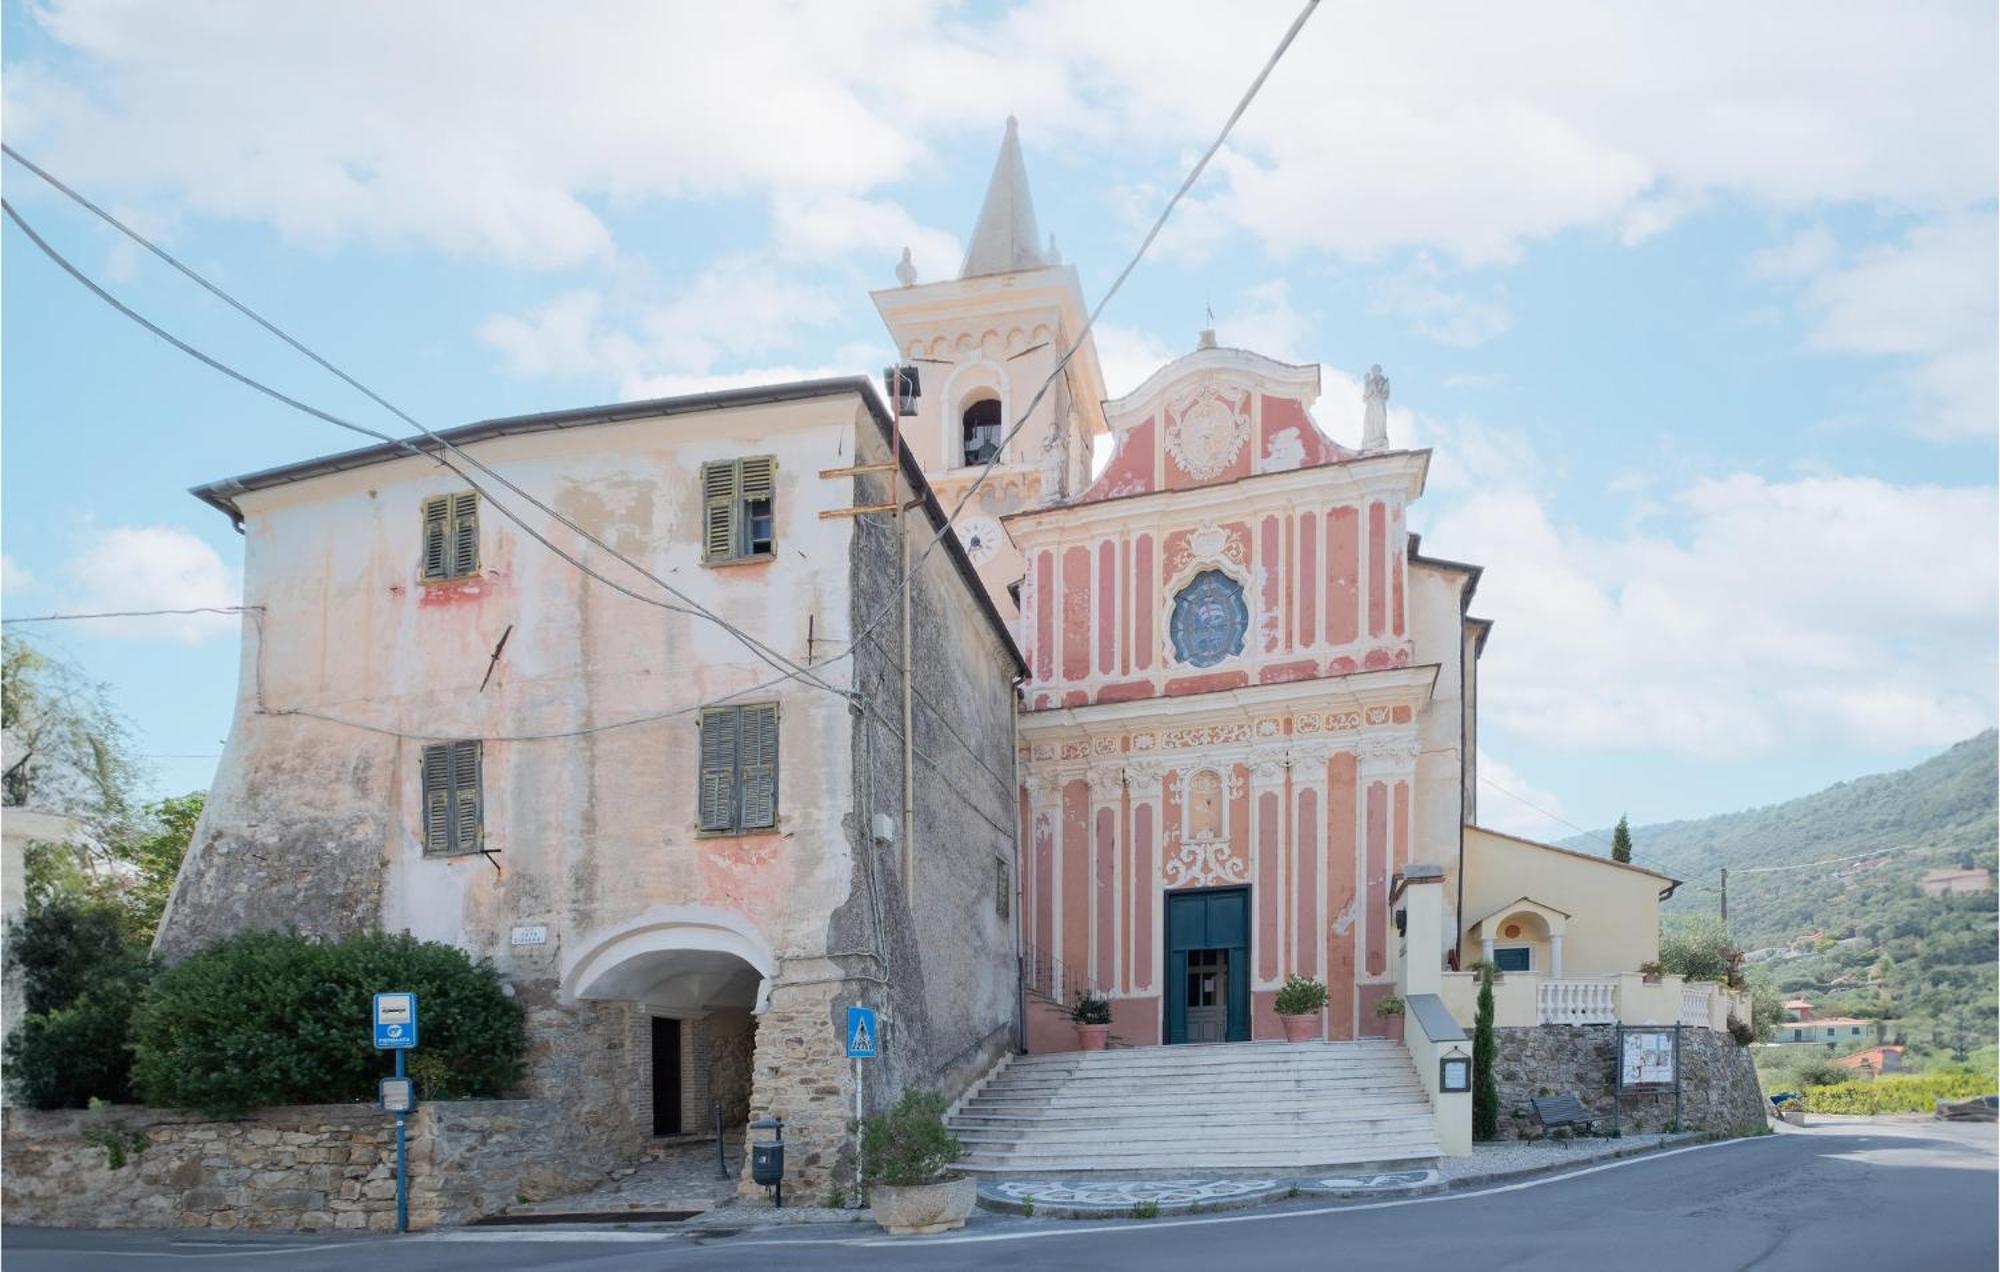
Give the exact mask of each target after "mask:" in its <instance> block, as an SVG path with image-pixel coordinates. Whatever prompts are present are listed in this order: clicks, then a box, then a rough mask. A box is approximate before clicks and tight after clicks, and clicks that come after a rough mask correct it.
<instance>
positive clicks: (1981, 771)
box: [1565, 730, 2000, 1059]
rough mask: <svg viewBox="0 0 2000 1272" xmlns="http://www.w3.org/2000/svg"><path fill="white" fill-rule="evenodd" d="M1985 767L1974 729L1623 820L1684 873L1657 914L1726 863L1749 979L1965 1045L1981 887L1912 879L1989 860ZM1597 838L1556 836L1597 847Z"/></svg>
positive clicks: (1999, 749)
mask: <svg viewBox="0 0 2000 1272" xmlns="http://www.w3.org/2000/svg"><path fill="white" fill-rule="evenodd" d="M1996 769H2000V744H1996V735H1995V733H1994V732H1993V731H1992V730H1988V731H1987V732H1985V733H1982V734H1980V735H1979V736H1977V737H1974V738H1970V739H1968V740H1966V741H1964V742H1961V743H1959V744H1958V745H1957V746H1954V747H1952V748H1951V749H1950V750H1948V751H1946V752H1944V753H1943V754H1941V755H1937V756H1934V757H1932V758H1931V759H1928V760H1926V761H1924V762H1923V763H1922V764H1919V765H1917V766H1915V767H1914V768H1909V769H1904V770H1902V771H1900V772H1896V773H1882V774H1877V775H1875V776H1873V777H1863V778H1857V779H1856V780H1854V781H1851V782H1841V783H1839V784H1838V785H1835V786H1830V787H1828V788H1827V789H1826V790H1823V791H1820V792H1818V793H1816V794H1813V795H1807V796H1804V797H1803V798H1800V799H1795V800H1789V801H1787V802H1785V803H1783V804H1773V805H1771V806H1769V807H1766V808H1753V809H1749V810H1747V811H1745V812H1740V813H1726V814H1723V815H1721V816H1716V817H1704V818H1701V819H1699V820H1695V821H1678V822H1666V823H1663V824H1660V825H1656V826H1638V827H1634V828H1633V830H1632V840H1633V852H1632V857H1633V860H1634V861H1635V862H1636V863H1639V864H1642V865H1648V866H1652V867H1655V868H1657V869H1661V870H1665V871H1666V872H1667V873H1669V874H1671V875H1673V876H1674V877H1675V878H1678V879H1682V880H1685V881H1686V882H1685V884H1684V885H1683V886H1682V888H1681V889H1680V891H1679V892H1677V893H1676V894H1675V896H1674V898H1673V899H1672V900H1671V901H1670V902H1669V903H1668V905H1667V908H1666V909H1667V916H1668V919H1669V921H1671V920H1672V917H1673V916H1674V915H1675V914H1685V913H1690V912H1694V911H1698V910H1699V911H1707V912H1713V911H1714V910H1715V909H1716V906H1717V901H1718V897H1717V894H1716V892H1715V888H1716V885H1717V883H1718V881H1719V878H1720V871H1721V868H1722V867H1723V866H1727V867H1729V870H1730V875H1729V929H1730V934H1731V936H1733V937H1734V938H1735V941H1736V943H1737V944H1739V945H1741V946H1742V947H1743V948H1744V949H1745V950H1747V951H1750V957H1749V962H1750V965H1751V967H1752V969H1753V971H1754V973H1755V974H1756V975H1757V976H1758V977H1759V978H1760V979H1768V980H1769V981H1770V982H1771V983H1772V984H1774V985H1775V986H1776V987H1777V988H1778V989H1779V990H1781V991H1782V992H1783V993H1784V994H1785V996H1786V997H1802V998H1806V999H1809V1000H1811V1001H1812V1002H1814V1003H1815V1004H1816V1005H1818V1006H1819V1008H1820V1010H1821V1013H1822V1014H1828V1013H1831V1012H1836V1011H1838V1012H1845V1013H1849V1014H1853V1015H1860V1016H1873V1017H1880V1018H1884V1019H1888V1020H1891V1021H1893V1022H1894V1023H1893V1024H1892V1025H1891V1027H1890V1033H1891V1034H1892V1035H1893V1036H1896V1037H1900V1038H1902V1039H1903V1040H1904V1041H1906V1042H1908V1043H1909V1044H1910V1045H1911V1046H1912V1048H1913V1050H1914V1051H1915V1052H1917V1053H1925V1054H1928V1055H1931V1056H1934V1057H1936V1058H1943V1057H1944V1056H1946V1055H1948V1054H1949V1053H1950V1052H1951V1051H1953V1050H1955V1049H1958V1046H1959V1039H1960V1038H1961V1036H1962V1037H1963V1038H1964V1039H1965V1040H1966V1041H1965V1043H1964V1044H1963V1046H1964V1047H1965V1048H1966V1049H1971V1050H1976V1049H1978V1048H1979V1047H1980V1046H1982V1045H1984V1044H1990V1042H1991V1040H1992V1038H1993V1037H1994V1031H1995V1024H1996V1013H1995V1000H1996V995H2000V978H1997V977H1996V955H1995V927H1994V923H1995V908H1994V899H1995V894H1994V893H1993V892H1992V891H1988V892H1986V893H1984V894H1981V895H1976V896H1958V897H1930V896H1926V895H1925V894H1924V893H1923V892H1922V891H1921V890H1920V889H1919V888H1918V886H1917V881H1918V879H1919V878H1921V877H1922V875H1923V874H1924V872H1925V871H1927V870H1934V869H1938V868H1940V867H1968V866H1983V867H1985V868H1986V869H1987V870H1989V871H1996V872H2000V860H1996V849H1995V844H1996V838H1997V837H2000V822H1996V817H1995V807H1994V805H1995V784H1996ZM1608 838H1609V833H1608V832H1606V833H1605V834H1604V835H1601V836H1578V837H1576V838H1574V839H1571V840H1569V841H1567V843H1566V844H1565V846H1566V847H1571V848H1577V849H1580V850H1583V851H1586V852H1599V853H1602V852H1604V851H1606V849H1605V842H1606V841H1607V840H1608ZM1855 857H1859V860H1843V861H1838V862H1836V863H1834V864H1825V865H1814V864H1810V863H1817V862H1826V861H1828V860H1829V859H1833V858H1855ZM1769 867H1790V868H1786V869H1777V870H1773V869H1769ZM1918 1058H1919V1059H1922V1058H1923V1056H1922V1055H1919V1056H1918Z"/></svg>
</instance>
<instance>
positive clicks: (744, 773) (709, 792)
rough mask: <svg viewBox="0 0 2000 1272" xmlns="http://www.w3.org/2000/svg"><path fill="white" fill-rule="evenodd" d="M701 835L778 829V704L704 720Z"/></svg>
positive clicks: (707, 715) (714, 713) (711, 713)
mask: <svg viewBox="0 0 2000 1272" xmlns="http://www.w3.org/2000/svg"><path fill="white" fill-rule="evenodd" d="M698 797H699V803H700V818H701V830H702V832H703V833H704V834H718V835H726V834H736V833H739V832H742V831H746V830H769V829H771V828H772V827H774V826H776V825H777V824H778V704H777V703H775V702H763V703H754V704H751V705H748V706H741V707H713V708H710V709H709V710H707V711H704V712H702V715H701V788H700V791H699V792H698Z"/></svg>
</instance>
